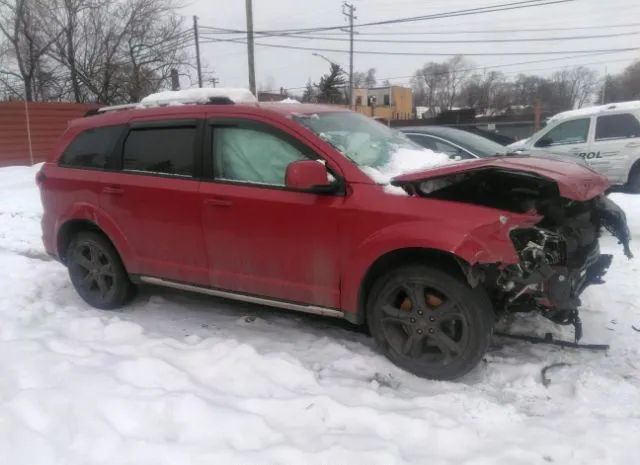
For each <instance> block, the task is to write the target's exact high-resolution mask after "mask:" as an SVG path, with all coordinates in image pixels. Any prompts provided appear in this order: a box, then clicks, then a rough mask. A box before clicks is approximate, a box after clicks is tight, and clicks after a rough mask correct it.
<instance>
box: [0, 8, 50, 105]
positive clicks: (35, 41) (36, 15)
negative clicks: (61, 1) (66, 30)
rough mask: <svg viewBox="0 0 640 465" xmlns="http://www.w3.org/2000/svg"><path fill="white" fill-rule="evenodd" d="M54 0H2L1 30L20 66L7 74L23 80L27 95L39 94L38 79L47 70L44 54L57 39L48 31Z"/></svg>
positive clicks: (35, 95) (9, 51)
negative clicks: (48, 20) (51, 0)
mask: <svg viewBox="0 0 640 465" xmlns="http://www.w3.org/2000/svg"><path fill="white" fill-rule="evenodd" d="M50 13H51V3H50V2H49V1H47V0H0V34H2V35H3V36H4V38H5V40H6V41H7V42H8V44H9V47H8V48H9V50H8V53H9V54H10V55H11V56H12V58H13V59H14V60H15V63H16V70H15V71H11V72H6V74H8V75H10V76H13V77H14V78H15V77H17V78H19V79H20V80H21V81H22V87H23V90H24V98H25V99H26V100H28V101H31V100H33V99H34V97H37V96H38V93H39V92H38V91H39V90H41V86H39V85H38V79H39V78H40V77H42V76H44V75H45V74H43V73H46V71H47V70H46V64H45V62H44V57H45V56H46V54H47V52H48V51H49V49H50V48H51V46H52V45H53V43H54V42H55V40H56V39H57V36H56V37H54V38H51V37H49V36H48V35H47V34H46V31H47V28H48V23H47V19H48V17H49V15H50Z"/></svg>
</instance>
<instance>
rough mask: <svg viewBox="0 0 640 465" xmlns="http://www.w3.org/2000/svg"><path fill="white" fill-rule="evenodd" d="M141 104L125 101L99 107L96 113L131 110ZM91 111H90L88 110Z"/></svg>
mask: <svg viewBox="0 0 640 465" xmlns="http://www.w3.org/2000/svg"><path fill="white" fill-rule="evenodd" d="M138 107H139V104H137V103H125V104H123V105H110V106H107V107H102V108H98V109H97V110H96V112H95V113H93V114H95V115H99V114H101V113H107V112H111V111H122V110H131V109H133V108H138ZM89 111H91V110H89ZM87 113H89V112H87ZM85 116H90V115H85Z"/></svg>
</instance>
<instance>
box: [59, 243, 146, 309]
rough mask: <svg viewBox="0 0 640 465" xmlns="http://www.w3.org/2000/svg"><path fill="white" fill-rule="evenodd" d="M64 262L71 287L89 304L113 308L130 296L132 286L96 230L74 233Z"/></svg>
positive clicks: (111, 249)
mask: <svg viewBox="0 0 640 465" xmlns="http://www.w3.org/2000/svg"><path fill="white" fill-rule="evenodd" d="M66 263H67V267H68V268H69V277H70V278H71V282H72V283H73V287H75V289H76V291H77V292H78V294H80V297H82V298H83V299H84V300H85V301H86V302H87V303H88V304H89V305H92V306H94V307H96V308H100V309H103V310H112V309H115V308H118V307H121V306H123V305H124V304H125V303H127V301H129V300H130V299H131V297H132V296H133V293H134V289H135V288H134V286H133V284H132V283H131V281H130V280H129V276H128V274H127V271H126V270H125V269H124V266H123V265H122V261H121V260H120V256H119V255H118V252H117V251H116V249H115V248H114V247H113V245H111V243H110V242H109V241H108V240H107V239H106V238H105V237H104V236H103V235H101V234H99V233H96V232H92V231H84V232H81V233H79V234H78V235H77V236H75V237H74V238H73V240H72V241H71V243H70V244H69V248H68V249H67V254H66Z"/></svg>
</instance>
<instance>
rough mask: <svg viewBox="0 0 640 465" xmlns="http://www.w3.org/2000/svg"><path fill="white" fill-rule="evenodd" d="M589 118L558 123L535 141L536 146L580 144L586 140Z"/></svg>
mask: <svg viewBox="0 0 640 465" xmlns="http://www.w3.org/2000/svg"><path fill="white" fill-rule="evenodd" d="M589 121H590V119H589V118H580V119H574V120H571V121H565V122H564V123H560V124H558V125H557V126H556V127H554V128H553V129H551V130H550V131H549V132H547V133H546V134H545V135H543V136H542V137H541V138H540V139H538V141H537V142H536V147H546V146H549V145H564V144H581V143H583V142H586V141H587V136H588V134H589Z"/></svg>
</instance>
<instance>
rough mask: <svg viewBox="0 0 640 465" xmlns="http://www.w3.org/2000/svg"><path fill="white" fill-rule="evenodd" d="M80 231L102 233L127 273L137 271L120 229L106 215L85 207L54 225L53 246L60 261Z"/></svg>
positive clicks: (63, 260) (63, 259) (133, 257)
mask: <svg viewBox="0 0 640 465" xmlns="http://www.w3.org/2000/svg"><path fill="white" fill-rule="evenodd" d="M81 231H95V232H98V233H100V234H102V235H103V236H104V237H105V238H106V239H107V240H108V241H109V242H110V243H111V245H112V246H113V247H114V249H115V250H116V252H117V253H118V255H119V256H120V259H121V260H122V263H123V265H124V267H125V269H126V270H127V271H128V272H129V273H136V272H137V271H136V270H137V269H138V267H137V261H136V260H135V256H134V255H133V253H132V250H131V248H130V247H129V244H128V242H127V240H126V237H125V236H124V234H123V233H122V231H121V230H120V229H119V228H118V227H117V225H116V224H115V223H114V222H113V221H111V219H110V218H109V217H108V216H106V215H104V214H102V213H101V212H100V211H97V210H95V209H87V208H86V207H85V208H81V209H77V210H76V211H74V212H73V213H72V214H70V215H69V216H67V217H66V219H65V220H64V221H63V222H61V223H60V224H59V225H58V226H57V227H56V238H55V246H56V252H57V255H58V258H59V260H60V261H62V262H63V263H64V262H65V255H66V252H67V248H68V247H69V244H70V243H71V240H72V239H73V237H74V236H75V235H76V234H78V233H79V232H81Z"/></svg>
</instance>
